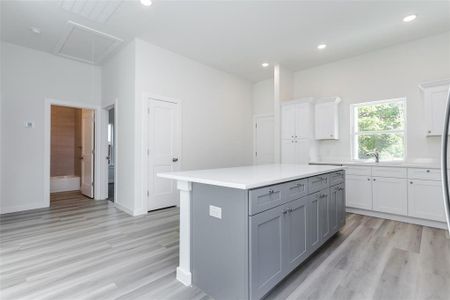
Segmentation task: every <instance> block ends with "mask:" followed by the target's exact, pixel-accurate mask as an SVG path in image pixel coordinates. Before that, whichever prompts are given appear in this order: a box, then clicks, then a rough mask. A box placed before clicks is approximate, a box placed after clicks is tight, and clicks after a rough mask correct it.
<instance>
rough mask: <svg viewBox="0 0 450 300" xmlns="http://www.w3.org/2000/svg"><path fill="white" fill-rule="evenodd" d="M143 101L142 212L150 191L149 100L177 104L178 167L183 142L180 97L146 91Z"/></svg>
mask: <svg viewBox="0 0 450 300" xmlns="http://www.w3.org/2000/svg"><path fill="white" fill-rule="evenodd" d="M142 99H143V101H142V102H143V103H142V107H143V108H144V109H142V133H141V134H142V136H141V138H142V141H143V143H142V152H141V155H142V157H143V159H142V162H143V163H142V164H141V166H142V167H141V168H142V169H141V172H140V174H141V176H142V177H141V178H142V179H143V180H144V182H142V187H143V189H142V202H143V203H142V207H143V208H145V212H142V213H145V214H146V213H148V200H149V199H148V196H147V192H148V191H150V185H149V182H150V180H149V179H150V178H149V176H148V166H149V164H150V159H151V157H150V155H147V149H149V140H148V134H149V132H148V126H147V124H148V122H149V120H150V113H149V112H150V105H149V103H150V101H151V100H158V101H164V102H170V103H175V104H177V105H178V128H177V129H178V130H177V132H178V134H177V135H178V136H177V139H178V145H179V149H178V152H179V153H178V163H179V166H180V169H182V166H183V154H182V153H183V144H182V140H183V139H182V136H183V134H182V128H183V126H182V123H183V119H182V115H183V114H182V111H183V102H182V100H180V99H175V98H170V97H165V96H159V95H153V94H148V93H144V94H143V98H142ZM177 198H178V201H179V194H178V193H177Z"/></svg>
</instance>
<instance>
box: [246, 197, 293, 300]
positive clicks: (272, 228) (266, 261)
mask: <svg viewBox="0 0 450 300" xmlns="http://www.w3.org/2000/svg"><path fill="white" fill-rule="evenodd" d="M283 212H285V208H284V206H278V207H275V208H272V209H270V210H267V211H264V212H262V213H260V214H257V215H255V216H251V217H250V266H251V267H250V286H251V287H250V289H251V294H252V299H259V298H261V297H262V296H264V295H265V294H266V293H267V292H268V291H269V290H270V289H271V288H272V287H274V286H275V285H276V284H277V283H278V282H279V281H280V280H281V279H282V278H283V276H284V274H283V271H284V270H283V253H284V245H283V244H284V236H285V224H284V218H285V217H284V215H285V213H283Z"/></svg>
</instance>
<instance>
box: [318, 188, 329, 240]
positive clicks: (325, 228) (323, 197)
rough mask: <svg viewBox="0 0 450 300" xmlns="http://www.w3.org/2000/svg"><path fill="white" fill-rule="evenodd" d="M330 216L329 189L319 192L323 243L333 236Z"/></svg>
mask: <svg viewBox="0 0 450 300" xmlns="http://www.w3.org/2000/svg"><path fill="white" fill-rule="evenodd" d="M330 215H331V212H330V193H329V191H328V189H325V190H322V191H320V192H319V228H320V239H321V241H325V240H326V239H328V237H330V236H331V231H330Z"/></svg>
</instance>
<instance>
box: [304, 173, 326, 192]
mask: <svg viewBox="0 0 450 300" xmlns="http://www.w3.org/2000/svg"><path fill="white" fill-rule="evenodd" d="M328 187H329V175H328V174H325V175H319V176H314V177H310V178H308V192H309V193H314V192H318V191H320V190H323V189H325V188H328Z"/></svg>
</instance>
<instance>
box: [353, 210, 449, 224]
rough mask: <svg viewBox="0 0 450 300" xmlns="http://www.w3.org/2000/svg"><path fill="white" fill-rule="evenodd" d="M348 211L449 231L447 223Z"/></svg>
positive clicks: (367, 211)
mask: <svg viewBox="0 0 450 300" xmlns="http://www.w3.org/2000/svg"><path fill="white" fill-rule="evenodd" d="M346 210H347V212H349V213H354V214H358V215H365V216H370V217H376V218H382V219H388V220H394V221H399V222H404V223H411V224H417V225H422V226H428V227H434V228H439V229H447V224H446V223H443V222H438V221H431V220H425V219H418V218H413V217H408V216H399V215H393V214H388V213H383V212H378V211H372V210H365V209H360V208H351V207H347V209H346Z"/></svg>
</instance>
